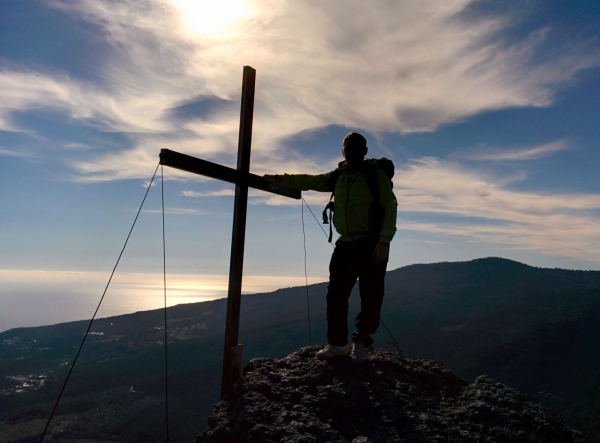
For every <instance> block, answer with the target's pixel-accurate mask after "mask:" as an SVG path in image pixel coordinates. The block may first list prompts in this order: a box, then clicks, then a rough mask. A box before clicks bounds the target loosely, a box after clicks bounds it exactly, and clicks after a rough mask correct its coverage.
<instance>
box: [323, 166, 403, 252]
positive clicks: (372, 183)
mask: <svg viewBox="0 0 600 443" xmlns="http://www.w3.org/2000/svg"><path fill="white" fill-rule="evenodd" d="M379 169H381V170H382V171H383V172H384V174H385V176H386V177H387V178H388V180H389V181H390V186H391V187H393V186H394V183H393V182H392V177H394V162H392V161H391V160H390V159H387V158H385V157H382V158H378V159H377V160H376V162H375V164H373V163H371V162H369V161H365V162H364V166H363V172H364V174H365V178H366V179H367V185H368V186H369V190H370V191H371V194H372V195H373V208H372V209H373V214H374V220H373V221H372V226H373V228H374V229H376V228H377V227H379V228H381V226H382V225H383V209H382V208H381V206H380V205H379V195H380V193H379V183H378V178H377V170H379ZM340 174H341V171H340V169H339V168H337V169H336V170H335V171H333V174H331V176H330V177H329V180H327V183H326V185H327V186H331V187H333V188H334V190H335V184H336V182H337V181H338V178H339V177H340ZM334 192H335V191H332V192H331V197H330V198H329V203H328V204H327V206H325V209H323V224H324V225H327V224H328V225H329V240H328V241H329V243H331V239H332V237H333V228H332V226H331V225H332V223H330V221H331V218H332V216H331V213H332V212H335V202H334V201H333V196H334ZM394 201H396V196H395V195H394ZM396 204H398V202H397V201H396ZM327 210H329V217H328V216H327Z"/></svg>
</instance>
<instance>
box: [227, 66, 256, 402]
mask: <svg viewBox="0 0 600 443" xmlns="http://www.w3.org/2000/svg"><path fill="white" fill-rule="evenodd" d="M255 84H256V71H255V70H254V69H253V68H251V67H250V66H244V75H243V80H242V104H241V109H240V133H239V140H238V161H237V170H238V171H239V172H240V181H239V182H237V183H236V185H235V202H234V208H233V230H232V235H231V258H230V262H229V290H228V293H227V320H226V322H225V349H224V351H223V373H222V379H221V398H223V397H224V396H225V395H226V394H227V392H229V389H230V388H231V386H232V385H233V384H234V383H235V382H236V380H237V379H238V378H239V377H240V373H241V357H242V352H241V351H242V349H241V345H240V344H238V336H239V330H240V307H241V299H242V275H243V270H244V243H245V238H246V213H247V210H248V179H247V177H248V173H249V172H250V147H251V143H252V117H253V115H254V89H255Z"/></svg>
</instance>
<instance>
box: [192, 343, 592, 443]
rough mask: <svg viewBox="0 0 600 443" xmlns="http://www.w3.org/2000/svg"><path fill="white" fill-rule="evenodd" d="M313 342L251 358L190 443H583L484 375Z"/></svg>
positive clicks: (555, 419)
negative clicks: (361, 358) (329, 350)
mask: <svg viewBox="0 0 600 443" xmlns="http://www.w3.org/2000/svg"><path fill="white" fill-rule="evenodd" d="M320 349H321V347H320V346H311V347H306V348H302V349H300V350H299V351H297V352H294V353H292V354H290V355H289V356H287V357H285V358H282V359H266V358H258V359H254V360H251V361H250V362H249V363H248V365H247V366H246V367H245V368H244V377H243V378H242V379H241V380H240V381H239V382H238V383H236V385H235V386H234V387H233V389H232V391H231V392H230V393H229V395H228V396H227V397H226V398H225V399H224V400H222V401H220V402H219V403H217V404H216V405H215V407H214V409H213V412H212V414H211V416H210V417H209V419H208V428H207V429H206V430H205V431H204V432H203V434H202V435H200V436H199V437H198V439H197V442H198V443H221V442H223V443H224V442H240V443H242V442H302V443H309V442H351V443H368V442H373V443H375V442H405V443H408V442H410V443H417V442H419V443H420V442H428V443H429V442H436V443H442V442H443V443H447V442H457V443H458V442H460V443H463V442H464V443H469V442H473V443H484V442H498V443H500V442H502V443H508V442H512V443H516V442H523V443H525V442H527V443H532V442H540V443H541V442H547V443H569V442H585V441H586V440H585V438H584V437H583V436H582V434H580V433H578V432H576V431H573V430H571V429H570V428H569V427H568V426H566V425H565V423H564V422H563V421H562V420H561V419H560V418H558V417H556V416H555V415H553V414H551V413H550V412H548V411H547V410H546V409H544V408H543V407H542V406H541V405H540V404H539V403H537V402H536V401H535V400H534V399H532V398H531V397H528V396H527V395H524V394H522V393H520V392H519V391H517V390H515V389H512V388H509V387H507V386H505V385H503V384H501V383H497V382H495V381H494V380H492V379H491V378H489V377H487V376H485V375H482V376H480V377H478V378H477V379H476V380H475V381H474V382H473V383H471V384H469V383H467V382H466V381H464V380H462V379H461V378H459V377H458V376H457V375H456V374H454V373H453V372H451V371H449V370H447V369H446V368H444V367H443V366H442V365H441V364H440V363H437V362H434V361H430V360H424V359H421V358H411V357H407V356H405V355H403V354H401V353H397V352H391V351H385V350H380V349H369V350H368V361H367V362H365V363H363V364H362V365H356V364H354V363H352V362H351V361H350V358H349V357H348V356H344V357H338V358H336V359H334V360H332V361H330V362H325V361H320V360H317V359H316V358H315V354H316V352H317V351H319V350H320Z"/></svg>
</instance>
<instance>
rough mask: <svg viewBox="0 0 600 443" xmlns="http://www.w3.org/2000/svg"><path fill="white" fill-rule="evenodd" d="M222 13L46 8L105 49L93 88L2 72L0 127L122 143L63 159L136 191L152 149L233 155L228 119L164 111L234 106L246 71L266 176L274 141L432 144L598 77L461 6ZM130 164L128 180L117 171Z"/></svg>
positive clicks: (352, 5) (569, 55)
mask: <svg viewBox="0 0 600 443" xmlns="http://www.w3.org/2000/svg"><path fill="white" fill-rule="evenodd" d="M237 3H240V4H239V5H237V7H236V8H231V7H230V8H229V9H227V8H226V7H228V6H227V5H226V4H223V7H224V9H223V10H218V11H217V10H203V9H202V8H203V7H208V5H209V4H210V2H190V1H184V0H179V1H176V0H169V1H167V0H136V1H130V2H125V3H121V4H115V3H114V2H109V1H107V0H77V1H71V0H54V1H52V2H50V3H49V4H50V5H52V6H53V7H55V8H59V9H61V10H62V11H64V12H65V13H69V14H74V15H75V16H77V17H80V18H83V19H84V20H86V21H88V22H90V23H94V24H96V25H98V26H100V27H101V29H102V30H103V32H104V38H105V39H106V41H107V42H108V43H110V45H111V47H112V48H113V52H112V53H111V54H110V56H109V57H107V58H106V60H107V61H106V63H105V65H103V66H101V67H98V69H101V70H102V78H103V79H104V83H103V84H99V83H95V84H93V85H92V84H89V83H86V82H85V81H84V80H82V79H73V78H69V77H68V76H65V75H57V74H55V73H43V72H31V71H23V70H22V71H17V70H4V71H2V72H0V125H1V126H0V128H3V129H4V130H13V131H23V130H25V129H27V128H19V127H17V126H16V125H15V124H14V122H13V121H12V119H11V116H12V115H13V113H14V112H22V111H28V110H33V109H39V108H51V109H57V110H60V111H62V112H65V114H66V115H68V116H69V117H70V118H71V119H72V120H73V121H74V122H80V123H82V124H89V125H93V126H95V127H98V128H100V129H101V130H103V131H109V132H119V133H123V134H126V135H127V137H129V139H130V140H131V142H132V145H133V147H127V148H125V147H124V148H123V149H120V150H119V152H109V153H102V154H99V155H95V156H93V157H92V158H91V159H90V158H89V157H88V158H86V159H75V158H74V160H72V161H71V165H72V166H73V167H74V169H75V170H76V171H77V172H78V174H80V178H79V180H82V181H106V180H121V179H127V178H144V177H145V175H146V174H147V171H148V170H149V169H151V167H152V165H153V164H155V162H156V154H157V152H158V151H159V150H160V149H161V148H169V149H172V148H175V147H176V148H177V149H178V150H180V151H185V152H186V153H189V154H191V155H199V156H202V157H203V158H208V159H211V158H213V159H214V158H217V157H222V156H223V155H225V156H230V157H232V156H234V154H235V150H236V146H237V129H238V119H239V117H238V114H237V112H238V110H237V109H236V108H235V107H231V106H227V107H217V108H216V109H214V110H213V111H212V112H211V113H208V114H207V115H202V116H195V117H191V118H189V119H174V118H173V115H172V113H170V112H169V110H171V109H173V108H176V107H178V106H181V105H182V104H184V103H190V101H193V100H194V98H197V97H215V98H218V99H221V100H227V101H232V100H233V101H235V100H237V99H238V97H239V89H240V85H239V83H240V71H241V66H243V65H245V64H251V65H253V66H254V67H255V68H257V70H258V84H257V102H256V112H255V123H254V148H253V149H254V150H255V151H256V152H257V154H259V155H260V154H261V153H262V157H258V158H260V159H261V161H263V162H265V163H266V164H269V162H270V159H271V157H273V156H272V155H270V154H272V153H273V152H275V150H276V148H277V147H278V146H279V145H280V143H281V142H282V141H284V140H285V139H287V138H289V137H292V136H294V135H295V134H298V133H299V132H301V131H305V130H310V129H314V128H319V127H323V126H326V125H342V126H348V127H353V128H361V129H364V130H367V131H370V132H372V133H381V132H395V133H402V132H411V131H431V130H434V129H435V128H437V127H438V126H439V125H441V124H444V123H449V122H454V121H458V120H461V119H464V118H466V117H468V116H471V115H474V114H477V113H480V112H482V111H486V110H491V109H501V108H506V107H514V106H547V105H549V104H550V103H551V102H552V97H553V93H554V91H555V89H556V88H557V85H560V84H561V83H564V82H567V81H569V80H571V79H572V78H573V76H574V75H575V74H576V73H577V72H579V71H581V70H582V69H586V68H589V67H591V66H595V65H596V64H597V63H598V56H597V55H596V53H595V52H594V53H592V52H586V51H583V50H582V51H576V50H571V49H572V46H569V45H568V44H567V43H565V45H564V46H563V47H559V48H558V49H556V50H555V52H554V53H553V57H552V58H551V60H543V59H540V58H536V57H535V53H536V50H538V49H539V48H541V47H542V46H543V44H544V43H545V42H547V40H548V31H547V30H538V31H537V32H534V33H532V34H530V35H529V36H527V37H525V38H524V39H522V40H520V41H514V42H512V43H510V44H508V43H506V40H505V39H504V38H503V37H504V34H503V33H504V31H505V30H506V29H507V27H508V26H509V24H510V17H491V18H490V17H487V18H484V17H479V18H476V19H475V18H471V19H469V20H467V19H466V18H465V16H464V14H462V13H463V12H464V11H465V10H466V9H467V8H468V6H469V5H470V4H471V3H472V2H471V1H467V0H454V1H448V0H427V1H422V2H417V3H415V2H410V1H398V2H387V1H384V0H375V1H373V2H369V3H364V2H359V1H349V2H346V3H345V5H344V7H343V8H341V7H339V5H338V4H337V3H331V2H320V1H316V0H312V1H309V2H304V1H303V2H300V1H289V2H273V1H272V0H255V1H246V2H243V1H242V2H240V1H238V2H237ZM202 5H205V6H202ZM229 6H231V5H229ZM228 10H230V11H241V12H240V13H236V14H235V15H228V14H230V13H227V11H228ZM211 14H212V15H211ZM206 17H213V18H214V20H208V21H207V20H206ZM529 155H530V156H535V155H542V154H537V153H530V154H529ZM275 157H277V156H276V155H275ZM280 157H281V155H280ZM131 158H135V159H136V165H139V166H136V167H131V163H130V162H127V161H124V159H125V160H127V159H131ZM279 160H282V159H281V158H279ZM288 160H289V159H288Z"/></svg>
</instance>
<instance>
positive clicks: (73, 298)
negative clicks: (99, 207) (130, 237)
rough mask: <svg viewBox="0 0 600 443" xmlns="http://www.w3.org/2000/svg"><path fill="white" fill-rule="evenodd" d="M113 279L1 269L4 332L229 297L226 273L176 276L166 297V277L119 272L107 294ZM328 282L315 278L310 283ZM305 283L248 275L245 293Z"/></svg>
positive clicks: (90, 274) (1, 324) (0, 311)
mask: <svg viewBox="0 0 600 443" xmlns="http://www.w3.org/2000/svg"><path fill="white" fill-rule="evenodd" d="M108 278H109V276H108V275H106V273H99V272H71V271H42V270H0V282H1V283H0V332H5V331H7V330H10V329H14V328H21V327H33V326H45V325H53V324H57V323H64V322H69V321H76V320H88V319H91V318H92V317H93V316H94V314H95V317H94V318H104V317H112V316H116V315H122V314H130V313H133V312H138V311H148V310H151V309H159V308H164V306H165V304H166V306H175V305H179V304H185V303H197V302H203V301H209V300H215V299H218V298H224V297H227V285H228V276H227V275H188V274H171V275H168V276H167V282H166V294H165V289H164V287H165V286H164V282H163V275H162V274H143V273H127V274H115V276H114V277H113V279H112V281H111V282H110V285H108V289H107V290H106V292H105V289H106V288H107V284H108ZM325 280H326V278H324V277H323V276H320V277H313V278H309V279H308V284H314V283H320V282H322V281H325ZM306 283H307V280H306V279H305V277H304V276H303V275H302V276H252V275H250V276H244V279H243V286H242V292H243V293H244V294H255V293H263V292H271V291H275V290H277V289H279V288H285V287H293V286H303V285H305V284H306ZM96 310H97V312H96Z"/></svg>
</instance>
